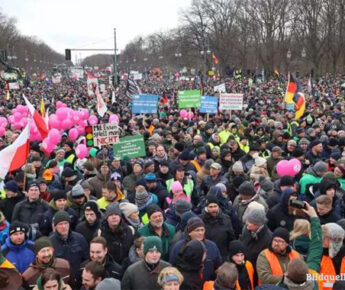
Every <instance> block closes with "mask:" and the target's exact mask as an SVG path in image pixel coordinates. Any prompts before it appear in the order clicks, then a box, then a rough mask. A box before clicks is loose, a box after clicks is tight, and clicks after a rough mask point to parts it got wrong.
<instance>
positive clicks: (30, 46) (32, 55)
mask: <svg viewBox="0 0 345 290" xmlns="http://www.w3.org/2000/svg"><path fill="white" fill-rule="evenodd" d="M0 50H6V51H7V58H8V60H7V63H8V64H9V65H11V66H14V67H20V68H24V69H25V70H26V71H28V72H43V71H47V70H49V69H50V68H52V67H53V66H54V65H56V64H61V63H64V62H65V60H64V56H63V55H61V54H58V53H57V52H56V51H54V50H53V49H52V48H50V47H49V46H48V45H46V44H45V43H44V42H42V41H40V40H38V39H37V38H35V37H32V36H23V35H21V34H20V33H19V32H18V29H17V27H16V20H15V19H14V18H11V17H8V16H6V15H5V14H4V13H2V12H1V11H0ZM1 68H2V67H1V64H0V69H1Z"/></svg>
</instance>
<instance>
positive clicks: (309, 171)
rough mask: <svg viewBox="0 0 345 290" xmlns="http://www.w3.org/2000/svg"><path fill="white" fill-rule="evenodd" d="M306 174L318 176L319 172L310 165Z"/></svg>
mask: <svg viewBox="0 0 345 290" xmlns="http://www.w3.org/2000/svg"><path fill="white" fill-rule="evenodd" d="M305 173H306V174H310V175H313V176H318V175H317V173H316V172H315V170H314V169H313V167H311V166H309V168H307V170H306V171H305Z"/></svg>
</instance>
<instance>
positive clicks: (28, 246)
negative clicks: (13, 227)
mask: <svg viewBox="0 0 345 290" xmlns="http://www.w3.org/2000/svg"><path fill="white" fill-rule="evenodd" d="M1 251H2V254H3V255H4V257H5V258H6V259H7V260H9V261H10V262H11V263H12V264H13V265H15V266H16V268H17V269H18V271H19V272H20V273H23V272H24V271H25V270H26V269H27V268H28V267H29V266H30V264H31V263H32V262H33V261H34V260H35V250H34V242H33V241H30V240H24V243H22V244H21V245H14V244H12V243H11V241H10V237H8V238H7V239H6V242H5V244H4V245H2V247H1Z"/></svg>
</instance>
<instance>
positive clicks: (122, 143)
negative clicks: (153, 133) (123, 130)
mask: <svg viewBox="0 0 345 290" xmlns="http://www.w3.org/2000/svg"><path fill="white" fill-rule="evenodd" d="M113 150H114V157H120V158H121V160H123V159H124V157H128V158H136V157H143V156H146V151H145V142H144V137H143V136H142V135H135V136H129V137H123V138H120V140H119V141H118V142H117V143H115V144H114V146H113Z"/></svg>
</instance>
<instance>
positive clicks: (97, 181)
mask: <svg viewBox="0 0 345 290" xmlns="http://www.w3.org/2000/svg"><path fill="white" fill-rule="evenodd" d="M109 180H110V172H109V174H108V175H103V174H101V173H97V175H96V176H94V177H92V178H90V179H88V180H87V181H86V182H87V184H88V185H89V186H90V189H91V194H92V195H94V196H96V197H97V198H101V197H102V188H103V187H104V186H105V185H106V183H107V182H108V181H109Z"/></svg>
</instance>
